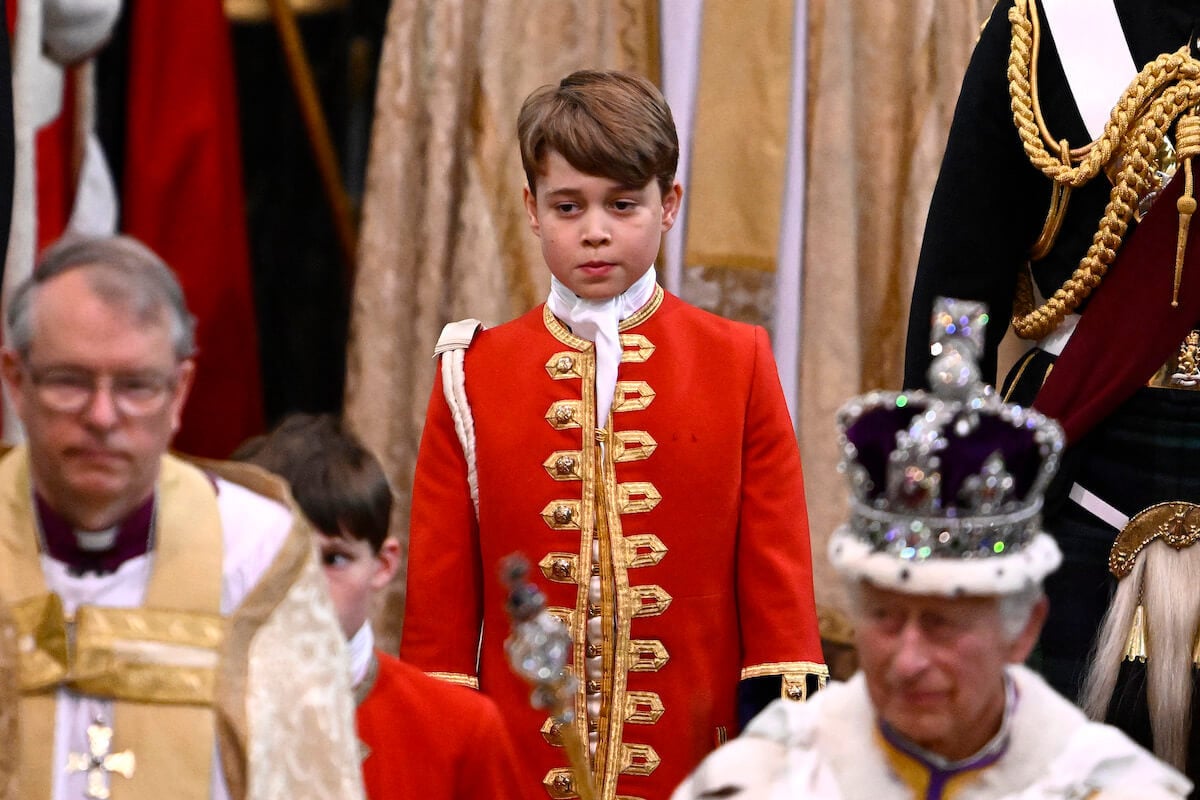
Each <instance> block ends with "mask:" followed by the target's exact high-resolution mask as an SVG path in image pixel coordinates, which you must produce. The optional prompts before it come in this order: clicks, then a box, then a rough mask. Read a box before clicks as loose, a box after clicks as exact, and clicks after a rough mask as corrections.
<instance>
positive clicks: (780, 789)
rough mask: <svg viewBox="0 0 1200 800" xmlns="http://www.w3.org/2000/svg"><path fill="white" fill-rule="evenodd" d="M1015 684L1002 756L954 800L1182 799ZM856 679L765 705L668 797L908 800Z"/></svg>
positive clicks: (1044, 697) (1018, 677)
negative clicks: (801, 700)
mask: <svg viewBox="0 0 1200 800" xmlns="http://www.w3.org/2000/svg"><path fill="white" fill-rule="evenodd" d="M1009 675H1010V677H1011V678H1012V679H1013V680H1014V681H1015V683H1016V687H1017V696H1018V700H1017V704H1016V708H1015V710H1014V712H1013V714H1012V717H1011V718H1010V719H1009V726H1010V728H1009V729H1010V738H1009V741H1008V745H1007V748H1006V750H1005V751H1004V753H1003V755H1001V756H1000V758H999V759H998V760H997V761H996V762H995V763H993V764H991V765H990V766H987V767H983V768H982V769H980V770H978V772H977V773H975V774H974V776H973V777H969V778H968V779H967V782H965V783H963V784H961V785H959V786H958V787H956V791H955V792H954V794H953V797H954V799H955V800H998V799H999V798H1010V799H1011V800H1051V798H1054V799H1055V800H1068V799H1069V798H1084V797H1087V798H1093V797H1094V798H1130V799H1131V800H1132V798H1143V799H1144V800H1151V799H1152V798H1154V799H1157V798H1183V797H1186V796H1187V793H1188V791H1189V790H1190V789H1191V783H1190V782H1189V781H1188V780H1187V779H1186V778H1185V777H1183V776H1182V775H1180V774H1179V773H1178V772H1176V771H1175V770H1174V769H1172V768H1171V767H1169V766H1167V765H1165V764H1163V763H1162V762H1160V761H1158V760H1157V759H1155V758H1154V756H1152V755H1151V754H1150V753H1148V752H1146V751H1145V750H1143V749H1142V748H1141V747H1139V746H1138V745H1137V744H1135V743H1134V742H1133V741H1132V740H1130V739H1129V738H1128V737H1126V736H1125V735H1124V734H1123V733H1121V732H1120V731H1118V730H1117V729H1116V728H1113V727H1111V726H1108V725H1101V724H1099V723H1095V722H1091V721H1089V720H1088V719H1087V718H1086V717H1085V716H1084V715H1083V713H1082V712H1081V711H1080V710H1079V709H1078V708H1076V707H1075V706H1073V705H1071V704H1070V703H1068V702H1067V701H1066V700H1065V699H1063V698H1062V697H1061V696H1060V695H1058V694H1057V693H1056V692H1055V691H1054V690H1053V689H1051V688H1050V687H1049V686H1048V685H1047V684H1046V683H1045V681H1043V680H1042V679H1041V677H1040V676H1038V675H1036V674H1034V673H1033V672H1032V671H1030V670H1028V669H1026V668H1025V667H1021V666H1012V667H1009ZM877 730H878V728H877V722H876V719H875V713H874V711H873V709H872V707H871V703H870V700H869V698H868V696H867V690H866V682H865V680H864V679H863V676H862V674H861V673H860V674H858V675H855V676H854V677H853V678H852V679H851V680H850V681H848V682H846V683H842V684H830V685H829V687H827V688H826V689H825V690H823V691H821V692H820V693H818V694H817V695H816V696H815V697H813V698H812V699H810V700H809V701H808V702H807V703H786V702H781V701H775V702H774V703H772V704H771V705H769V706H768V707H767V708H766V709H765V710H764V711H763V712H762V713H761V714H759V715H758V716H757V717H755V718H754V720H753V721H752V722H751V723H750V725H748V726H747V728H746V730H745V732H743V733H742V735H741V736H740V737H738V738H737V739H735V740H733V741H732V742H730V743H728V744H726V745H725V746H724V747H721V748H720V749H718V750H717V751H716V752H714V753H713V754H712V755H710V756H709V757H708V758H707V759H705V760H704V761H703V762H702V763H701V764H700V766H699V767H698V768H697V769H696V771H695V772H694V773H692V775H691V777H689V778H688V780H687V781H685V782H684V784H683V785H682V786H680V787H679V789H677V790H676V792H675V794H674V795H672V800H699V798H705V797H728V798H737V800H785V799H787V800H791V798H805V800H900V798H904V799H905V800H909V799H910V798H912V797H913V790H912V788H911V787H910V786H909V785H908V784H907V783H905V782H904V781H902V780H901V779H900V777H899V776H898V775H897V774H896V773H895V771H894V770H893V769H892V767H891V766H890V764H889V761H888V759H887V756H886V754H885V753H884V751H883V749H882V747H881V746H880V743H879V742H880V737H879V734H878V733H877Z"/></svg>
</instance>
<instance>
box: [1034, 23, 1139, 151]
mask: <svg viewBox="0 0 1200 800" xmlns="http://www.w3.org/2000/svg"><path fill="white" fill-rule="evenodd" d="M1034 2H1036V0H1034ZM1042 9H1043V11H1044V12H1045V17H1046V23H1047V24H1048V25H1049V26H1050V30H1051V31H1052V32H1053V34H1054V44H1055V46H1056V47H1057V48H1058V57H1059V60H1061V61H1062V65H1063V71H1064V72H1065V73H1066V74H1067V83H1068V85H1070V87H1071V94H1072V95H1073V96H1074V98H1075V105H1076V107H1077V108H1078V109H1079V116H1081V117H1082V118H1083V124H1084V127H1086V128H1087V131H1088V135H1089V136H1091V137H1092V140H1093V141H1095V140H1096V139H1099V138H1100V137H1101V136H1102V135H1103V134H1104V126H1105V125H1106V124H1108V119H1109V117H1110V116H1112V110H1113V106H1115V105H1116V104H1117V100H1118V99H1119V98H1120V97H1121V94H1122V93H1124V91H1125V89H1126V87H1128V86H1129V84H1130V82H1131V81H1132V80H1133V79H1134V78H1135V77H1136V76H1137V73H1138V69H1137V65H1135V64H1134V63H1133V56H1132V55H1130V53H1129V44H1128V43H1127V42H1126V41H1125V34H1124V32H1123V31H1122V30H1121V20H1120V19H1119V18H1118V17H1117V8H1116V5H1115V4H1114V3H1113V0H1042Z"/></svg>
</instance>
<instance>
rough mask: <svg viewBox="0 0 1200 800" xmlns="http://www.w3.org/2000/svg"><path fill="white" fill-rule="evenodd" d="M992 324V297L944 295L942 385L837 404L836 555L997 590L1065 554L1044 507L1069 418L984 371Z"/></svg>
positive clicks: (919, 585)
mask: <svg viewBox="0 0 1200 800" xmlns="http://www.w3.org/2000/svg"><path fill="white" fill-rule="evenodd" d="M986 324H987V312H986V308H985V307H984V306H983V304H981V303H977V302H973V301H961V300H949V299H945V298H939V299H938V302H937V303H936V304H935V307H934V314H933V333H932V335H931V348H930V349H931V352H932V354H933V356H934V359H933V362H932V364H931V366H930V373H929V382H930V386H931V387H932V389H931V390H930V391H928V392H925V391H911V392H871V393H869V394H867V395H864V396H861V397H856V398H853V399H852V400H850V401H849V402H848V403H846V404H845V405H844V406H843V407H842V408H841V410H840V411H839V412H838V428H839V434H840V436H839V441H840V444H841V448H842V461H841V465H840V469H841V470H842V471H843V472H844V473H845V474H846V476H847V479H848V480H849V483H850V490H851V515H850V520H849V521H848V522H847V524H846V525H843V526H842V527H841V528H839V529H838V531H837V532H836V533H835V535H834V537H833V539H832V540H831V542H830V558H831V559H832V560H833V562H834V565H835V566H836V567H838V568H839V569H840V570H841V571H842V572H843V573H847V574H850V575H852V576H862V577H868V578H870V579H871V580H872V581H874V582H882V583H885V584H888V585H894V586H896V587H898V588H906V587H908V588H913V589H916V590H921V591H925V590H930V591H934V592H941V591H947V592H950V591H953V592H954V593H962V592H969V593H980V592H983V593H990V592H993V591H996V592H1000V591H1012V590H1015V589H1019V588H1020V587H1021V586H1022V585H1024V583H1027V582H1029V581H1040V580H1041V578H1043V577H1044V576H1045V574H1047V573H1048V572H1049V571H1051V570H1053V569H1054V568H1055V567H1056V566H1057V564H1058V562H1059V560H1060V558H1061V557H1060V555H1059V553H1058V549H1057V547H1056V546H1055V545H1054V542H1053V541H1052V540H1051V539H1050V538H1049V537H1048V536H1046V535H1045V534H1044V533H1042V532H1041V514H1040V512H1041V504H1042V494H1043V492H1044V491H1045V489H1046V486H1047V484H1048V483H1049V482H1050V479H1051V478H1052V477H1053V475H1054V472H1055V470H1056V469H1057V466H1058V462H1059V459H1060V457H1061V453H1062V449H1063V446H1064V439H1063V433H1062V429H1061V428H1060V427H1059V426H1058V424H1057V423H1056V422H1054V421H1053V420H1051V419H1049V418H1048V417H1046V416H1045V415H1043V414H1041V413H1039V412H1037V411H1034V410H1032V409H1028V408H1023V407H1021V406H1016V405H1012V404H1009V403H1005V402H1003V401H1002V400H1001V399H1000V398H999V397H998V396H997V395H996V393H995V391H993V390H992V388H991V387H989V386H987V385H985V384H984V383H982V382H981V381H980V380H979V370H978V358H979V353H980V350H981V348H982V345H983V334H984V329H985V327H986ZM918 568H920V569H918ZM968 572H970V573H971V574H970V575H968ZM922 575H924V576H925V577H922ZM930 576H935V577H930ZM964 576H965V577H964ZM925 584H930V585H928V586H926V585H925Z"/></svg>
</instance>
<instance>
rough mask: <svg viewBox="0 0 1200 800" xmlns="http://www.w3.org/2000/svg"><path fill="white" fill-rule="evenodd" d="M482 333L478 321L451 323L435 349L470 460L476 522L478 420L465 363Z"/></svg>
mask: <svg viewBox="0 0 1200 800" xmlns="http://www.w3.org/2000/svg"><path fill="white" fill-rule="evenodd" d="M482 329H483V323H482V322H480V321H479V320H477V319H464V320H459V321H458V322H451V323H450V324H448V325H446V327H444V328H442V335H441V336H439V337H438V341H437V345H436V346H435V347H434V348H433V357H434V358H437V357H438V356H441V357H442V394H444V395H445V397H446V405H448V406H450V415H451V416H452V417H453V418H454V432H455V433H456V434H457V435H458V441H459V443H460V444H461V445H462V449H463V456H464V457H465V458H466V460H467V487H468V488H469V489H470V491H471V505H473V506H475V519H479V475H478V473H477V472H476V469H475V418H474V417H473V416H472V415H471V404H470V402H469V401H468V400H467V373H466V368H465V362H466V353H467V348H468V347H470V346H471V342H472V341H473V340H474V339H475V334H476V333H478V332H479V331H480V330H482Z"/></svg>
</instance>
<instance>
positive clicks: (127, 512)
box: [0, 238, 362, 800]
mask: <svg viewBox="0 0 1200 800" xmlns="http://www.w3.org/2000/svg"><path fill="white" fill-rule="evenodd" d="M7 324H8V330H9V334H8V337H7V341H6V345H7V346H6V347H5V349H4V350H3V352H2V356H0V359H2V360H0V367H2V371H3V378H4V382H5V386H6V389H7V390H8V392H9V394H10V396H11V399H12V402H13V405H14V407H15V409H16V411H17V414H18V416H19V417H20V419H21V422H22V423H23V424H24V428H25V431H26V434H27V437H28V444H27V445H25V446H21V447H16V448H14V449H12V450H10V451H9V452H8V453H7V454H5V455H4V456H3V457H0V740H2V741H4V742H5V745H4V750H5V753H4V757H3V758H0V797H2V798H4V800H17V799H18V798H20V800H32V799H35V798H36V799H37V800H42V799H43V798H52V800H82V799H83V798H89V799H90V798H100V799H102V798H108V797H110V796H111V797H113V798H116V799H117V800H150V799H151V798H153V800H160V799H161V798H168V797H169V798H172V800H180V799H181V798H186V799H187V800H215V799H218V798H219V799H220V800H224V798H263V799H264V800H265V798H279V797H288V798H313V799H314V800H316V798H322V800H324V799H325V798H339V800H340V799H341V798H360V797H361V796H362V787H361V778H360V776H359V754H358V748H357V741H356V739H355V737H354V727H353V724H354V723H353V706H352V700H351V695H350V691H349V675H348V672H347V669H346V666H345V664H346V660H345V659H346V655H345V647H344V643H343V641H342V635H341V631H340V630H339V627H338V622H337V617H336V615H335V614H334V612H333V609H332V607H331V605H330V603H329V600H328V595H327V594H326V591H325V588H324V585H323V582H322V580H323V579H322V576H321V573H320V571H319V569H318V567H317V565H316V563H315V559H314V557H313V553H312V546H311V541H310V534H309V532H308V529H307V527H306V526H305V524H304V523H303V518H302V517H301V516H300V515H299V514H296V513H294V512H293V510H292V506H291V501H290V499H289V497H288V495H287V492H286V489H285V488H284V486H283V484H282V483H280V482H276V481H274V480H273V479H271V478H270V477H269V476H267V475H266V473H263V472H261V471H259V470H257V469H255V468H252V467H248V466H245V465H237V467H236V469H235V468H234V467H233V466H231V465H227V464H220V463H216V462H212V463H205V464H204V465H203V466H202V467H198V466H195V465H192V464H189V463H186V462H184V461H182V460H180V459H178V458H175V457H172V456H170V455H168V454H167V452H166V451H167V446H168V443H169V442H170V440H171V437H172V435H173V434H174V432H175V430H176V429H177V427H178V425H179V419H180V413H181V411H182V409H183V405H184V401H185V400H186V398H187V394H188V388H189V386H190V383H191V379H192V374H193V364H192V360H191V356H192V352H193V349H194V346H193V336H192V331H193V320H192V318H191V316H190V314H189V313H188V311H187V308H186V306H185V304H184V298H183V293H182V291H181V289H180V287H179V284H178V282H177V281H176V280H175V278H174V276H173V275H172V273H171V272H170V270H169V269H168V268H167V267H166V265H165V264H163V263H162V261H161V260H159V259H158V258H157V257H156V256H155V255H154V254H153V253H151V252H150V251H149V250H148V249H147V248H145V247H144V246H142V245H141V244H139V243H137V242H135V241H133V240H131V239H127V238H113V239H84V240H75V241H66V242H62V243H60V244H58V245H55V246H54V247H52V248H51V249H50V250H48V251H47V252H46V254H45V255H44V256H43V257H42V259H41V261H40V263H39V264H38V265H37V267H36V268H35V270H34V273H33V275H32V277H31V278H30V279H29V280H28V281H26V282H25V283H24V284H23V285H21V286H20V287H19V288H18V289H17V290H16V291H15V292H14V295H13V298H12V300H11V301H10V303H9V305H8V309H7Z"/></svg>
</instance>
